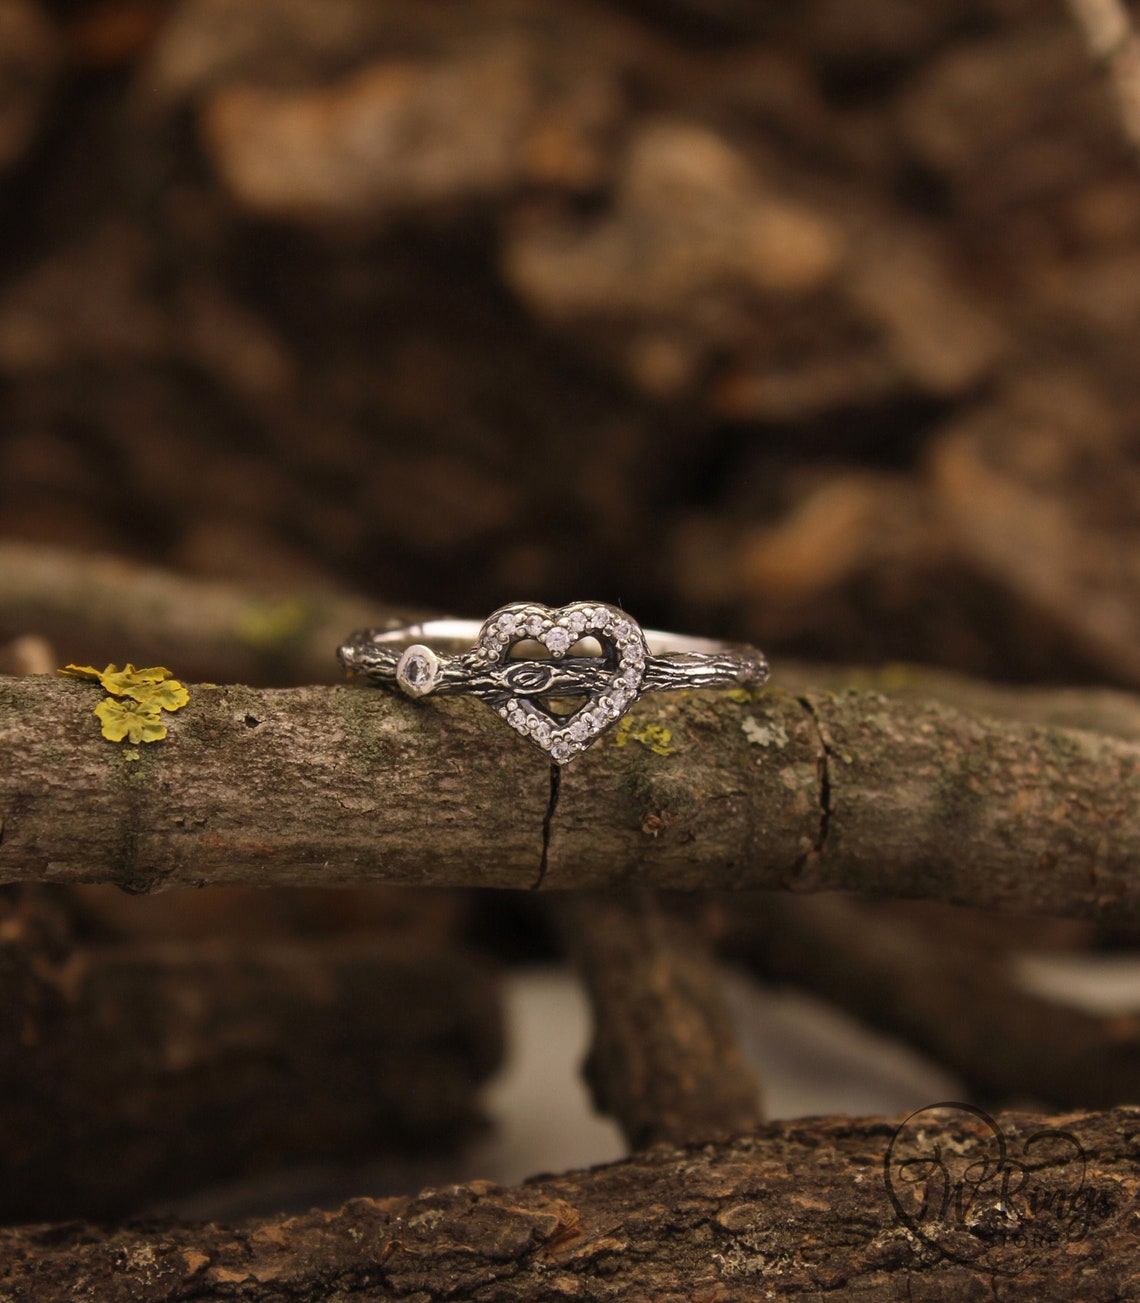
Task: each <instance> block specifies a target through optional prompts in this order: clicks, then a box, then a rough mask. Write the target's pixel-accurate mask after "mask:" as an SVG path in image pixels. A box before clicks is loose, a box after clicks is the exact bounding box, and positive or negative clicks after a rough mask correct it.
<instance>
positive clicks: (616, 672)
mask: <svg viewBox="0 0 1140 1303" xmlns="http://www.w3.org/2000/svg"><path fill="white" fill-rule="evenodd" d="M583 638H593V639H596V640H597V641H598V642H599V643H600V644H601V647H602V651H603V655H606V654H607V649H612V650H611V652H610V655H612V659H613V662H614V664H613V667H612V674H611V677H610V680H609V682H608V683H607V684H606V685H605V687H604V688H603V689H602V690H601V691H598V692H595V693H592V694H590V696H589V700H588V701H587V702H586V704H585V705H584V706H582V707H581V708H580V709H579V710H577V711H575V712H574V714H572V715H570V716H568V717H566V718H565V719H553V718H552V717H551V716H550V715H548V714H547V712H546V711H544V710H542V709H540V708H539V707H538V706H537V705H536V704H535V703H534V702H533V701H531V700H529V699H528V698H526V697H524V696H521V695H520V696H517V697H512V698H511V699H510V700H509V701H507V702H506V703H505V704H503V705H502V706H500V707H499V708H498V710H499V714H500V715H501V716H502V718H503V719H505V720H506V722H507V723H508V724H509V725H510V726H511V728H513V729H515V730H516V732H518V733H520V734H521V735H522V736H523V737H527V738H529V739H530V740H531V741H532V742H533V743H534V744H535V745H536V746H539V747H541V748H542V749H543V750H544V751H549V752H550V757H551V759H552V760H554V761H556V762H557V763H558V764H560V765H561V764H565V763H566V762H567V761H569V760H573V758H574V757H575V756H577V755H581V753H582V752H583V751H585V750H586V748H587V747H588V746H590V744H591V743H592V742H593V740H594V738H595V737H597V736H598V734H599V733H601V732H602V731H603V730H604V729H607V728H609V727H610V725H611V724H613V723H615V722H616V721H617V720H618V719H620V718H621V716H622V715H624V714H625V712H626V710H627V709H628V708H629V707H630V705H632V703H633V702H634V701H635V700H636V698H637V694H638V690H639V689H640V687H641V682H642V679H643V677H644V675H645V658H646V655H647V654H648V649H647V647H646V643H645V636H644V634H643V633H642V632H641V627H640V626H639V625H638V624H637V622H636V621H634V620H631V619H630V618H629V616H627V615H626V614H625V612H624V611H621V610H619V609H618V608H617V607H616V606H606V605H600V604H595V603H591V602H576V603H574V604H573V605H571V606H564V607H560V608H558V609H556V610H552V609H550V608H548V607H544V606H533V605H529V604H520V605H517V606H511V607H506V608H504V609H503V610H501V611H496V612H495V614H494V615H492V616H491V617H490V618H489V619H488V620H487V621H486V622H485V623H484V625H483V628H482V630H481V631H480V634H479V639H478V642H477V643H476V648H475V653H474V655H475V658H476V660H477V661H479V662H481V663H482V664H484V665H493V664H498V665H503V664H506V662H507V660H508V659H509V657H510V653H511V649H512V648H513V647H514V646H515V645H516V644H517V643H519V642H522V641H524V640H526V639H531V640H533V641H535V642H540V643H542V644H543V646H544V647H546V649H547V650H548V651H549V652H550V657H551V659H552V660H555V661H557V660H562V659H563V658H564V657H566V655H567V653H568V652H569V651H570V650H571V648H573V646H574V645H575V644H576V643H577V642H579V641H581V640H582V639H583ZM572 695H579V694H572Z"/></svg>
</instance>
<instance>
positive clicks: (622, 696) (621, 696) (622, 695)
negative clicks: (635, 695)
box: [613, 687, 629, 710]
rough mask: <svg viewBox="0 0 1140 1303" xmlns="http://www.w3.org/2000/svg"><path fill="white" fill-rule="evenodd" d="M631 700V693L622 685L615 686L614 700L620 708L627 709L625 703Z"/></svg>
mask: <svg viewBox="0 0 1140 1303" xmlns="http://www.w3.org/2000/svg"><path fill="white" fill-rule="evenodd" d="M628 700H629V693H628V692H626V690H625V689H624V688H622V687H617V688H614V690H613V701H614V705H615V706H617V708H618V709H619V710H624V709H625V704H626V702H627V701H628Z"/></svg>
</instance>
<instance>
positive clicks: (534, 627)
mask: <svg viewBox="0 0 1140 1303" xmlns="http://www.w3.org/2000/svg"><path fill="white" fill-rule="evenodd" d="M523 628H524V629H526V631H527V633H529V634H530V636H531V637H532V638H537V637H538V635H539V634H540V633H541V632H542V616H541V615H528V616H527V618H526V624H525V625H524V626H523Z"/></svg>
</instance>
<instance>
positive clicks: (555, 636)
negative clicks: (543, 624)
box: [542, 625, 570, 656]
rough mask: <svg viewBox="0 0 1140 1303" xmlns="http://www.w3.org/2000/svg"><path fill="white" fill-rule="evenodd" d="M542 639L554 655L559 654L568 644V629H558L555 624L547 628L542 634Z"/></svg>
mask: <svg viewBox="0 0 1140 1303" xmlns="http://www.w3.org/2000/svg"><path fill="white" fill-rule="evenodd" d="M542 641H543V642H544V643H546V645H547V646H548V647H549V648H550V650H551V651H552V652H554V654H555V655H556V656H560V655H561V654H562V653H563V652H564V651H566V650H567V649H568V648H569V646H570V633H569V630H567V629H560V628H559V627H558V626H557V625H556V626H555V627H554V628H553V629H547V631H546V633H545V634H543V637H542Z"/></svg>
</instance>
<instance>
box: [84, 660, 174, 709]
mask: <svg viewBox="0 0 1140 1303" xmlns="http://www.w3.org/2000/svg"><path fill="white" fill-rule="evenodd" d="M168 678H170V671H169V670H167V669H163V667H162V666H161V665H155V666H152V667H151V668H150V669H147V670H136V669H135V667H134V666H133V665H132V664H131V663H130V662H129V661H128V662H127V664H126V665H125V666H124V667H123V668H122V669H121V670H119V669H116V668H115V666H114V665H108V666H107V668H106V669H105V670H104V671H103V673H102V674H100V675H99V682H100V683H101V684H102V685H103V686H104V687H105V688H106V689H107V691H108V692H109V693H111V694H112V696H115V697H134V699H135V700H136V701H141V700H142V699H143V696H144V695H145V694H146V692H147V691H149V690H150V689H151V688H153V687H154V686H155V685H156V684H158V683H161V682H162V681H163V679H168ZM140 694H142V695H140Z"/></svg>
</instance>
